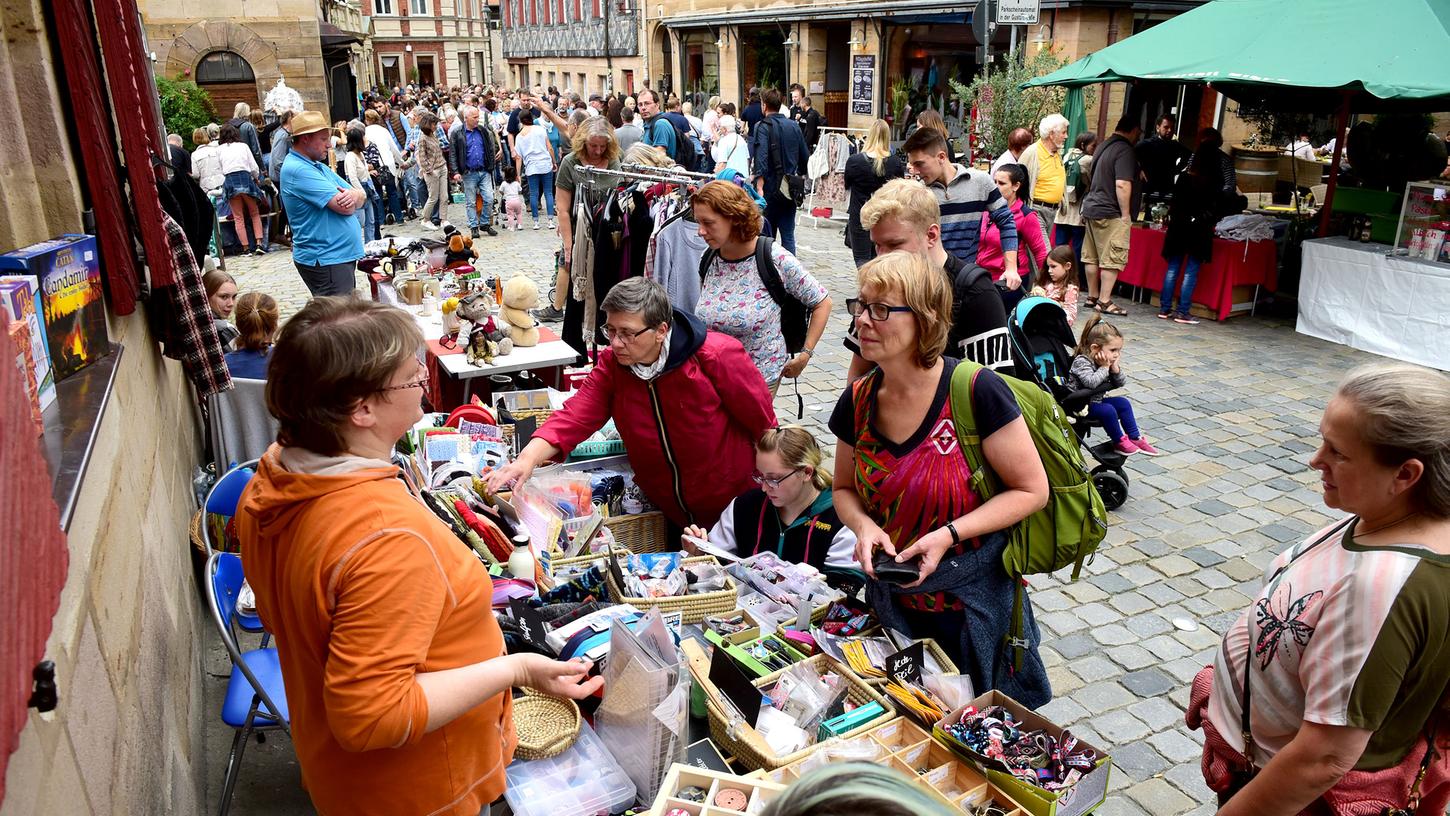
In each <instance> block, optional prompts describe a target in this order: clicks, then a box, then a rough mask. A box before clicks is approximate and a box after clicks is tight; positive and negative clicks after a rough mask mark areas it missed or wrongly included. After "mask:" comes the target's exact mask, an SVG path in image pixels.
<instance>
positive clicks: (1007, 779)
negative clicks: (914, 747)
mask: <svg viewBox="0 0 1450 816" xmlns="http://www.w3.org/2000/svg"><path fill="white" fill-rule="evenodd" d="M998 705H999V706H1002V707H1003V708H1005V709H1007V710H1008V711H1010V712H1012V716H1013V717H1015V718H1017V721H1018V722H1019V723H1021V724H1022V726H1023V727H1024V728H1026V729H1027V730H1029V731H1038V730H1042V731H1046V732H1047V733H1048V734H1049V735H1051V736H1052V737H1054V738H1057V739H1061V738H1062V730H1063V729H1062V728H1061V727H1060V726H1058V725H1056V724H1054V723H1052V722H1049V721H1048V720H1046V719H1044V718H1043V717H1041V716H1039V715H1038V714H1037V712H1035V711H1032V710H1030V709H1028V708H1027V707H1026V706H1023V705H1022V704H1021V703H1019V702H1017V701H1016V700H1013V699H1012V698H1011V697H1008V696H1007V695H1005V694H1003V693H1002V692H1000V691H995V690H993V691H989V692H987V693H986V694H983V695H981V696H980V697H978V698H977V699H975V700H973V701H971V702H970V703H968V704H967V705H965V706H962V707H961V708H958V709H957V710H955V711H953V712H951V713H950V714H948V715H947V716H946V717H944V718H942V720H941V721H940V722H938V723H937V724H936V725H935V726H933V728H932V736H933V737H935V738H936V740H937V741H938V742H940V743H942V744H943V745H946V746H947V747H948V748H950V749H951V750H952V752H953V753H955V754H956V755H957V756H960V757H961V758H963V759H965V760H966V761H967V762H968V763H970V764H971V765H972V766H973V767H974V768H976V769H977V770H978V771H981V772H982V773H984V774H986V775H987V779H988V780H989V781H990V782H991V783H992V784H993V785H995V786H997V787H998V788H1000V789H1002V790H1003V791H1004V792H1005V793H1006V794H1007V795H1008V796H1010V797H1011V798H1012V799H1014V800H1016V801H1017V802H1019V803H1021V805H1022V807H1023V808H1024V809H1025V810H1027V812H1028V813H1031V814H1032V816H1082V814H1085V813H1090V812H1092V811H1093V809H1094V808H1096V807H1097V806H1098V805H1101V804H1102V803H1103V802H1104V801H1105V800H1106V799H1107V798H1108V775H1109V774H1110V773H1111V772H1112V769H1113V760H1112V757H1109V756H1108V755H1107V752H1105V751H1103V750H1102V749H1101V748H1099V747H1097V746H1096V745H1092V744H1089V743H1087V742H1082V743H1081V745H1082V746H1083V747H1084V748H1091V749H1092V750H1093V751H1094V752H1096V754H1097V756H1098V761H1097V767H1095V768H1094V769H1093V770H1091V771H1089V772H1088V773H1087V774H1086V775H1084V776H1083V778H1082V779H1080V780H1078V783H1077V784H1076V785H1073V786H1072V787H1071V788H1069V789H1067V790H1066V791H1063V792H1061V793H1052V792H1050V791H1047V790H1044V789H1042V788H1039V787H1037V786H1036V785H1030V784H1027V783H1025V782H1022V781H1020V780H1018V779H1017V777H1015V776H1013V775H1012V774H1011V773H1010V772H1009V771H1008V770H1007V766H1006V765H1004V764H1003V763H1002V762H1001V761H1000V760H995V759H990V758H988V757H986V756H983V755H982V754H979V753H977V752H975V751H973V750H971V749H970V748H967V747H966V746H965V745H962V744H961V743H960V742H958V741H957V740H956V739H954V738H953V737H952V736H951V735H950V734H948V733H947V731H946V729H945V727H944V726H945V725H946V724H947V723H955V722H958V721H960V720H961V716H962V712H963V711H964V710H966V709H967V708H968V707H972V708H976V709H977V710H978V711H980V710H982V709H984V708H989V707H991V706H998Z"/></svg>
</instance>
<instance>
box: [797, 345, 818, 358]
mask: <svg viewBox="0 0 1450 816" xmlns="http://www.w3.org/2000/svg"><path fill="white" fill-rule="evenodd" d="M800 353H801V354H804V355H805V356H807V357H812V358H814V357H815V356H816V350H815V349H813V348H811V347H810V346H806V347H805V348H802V349H801V350H800Z"/></svg>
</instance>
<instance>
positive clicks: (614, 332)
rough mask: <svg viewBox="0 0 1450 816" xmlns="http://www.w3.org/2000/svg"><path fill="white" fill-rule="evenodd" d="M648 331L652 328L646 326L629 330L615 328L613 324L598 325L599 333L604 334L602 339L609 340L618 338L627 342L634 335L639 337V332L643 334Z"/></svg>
mask: <svg viewBox="0 0 1450 816" xmlns="http://www.w3.org/2000/svg"><path fill="white" fill-rule="evenodd" d="M648 331H653V329H650V328H648V327H646V328H643V329H640V330H639V331H629V330H628V329H616V328H614V327H613V326H600V327H599V333H600V334H602V335H604V339H605V340H608V341H610V342H613V341H614V340H616V339H618V340H623V341H624V342H626V343H628V342H629V341H631V340H633V339H634V338H636V337H639V336H640V335H641V334H644V333H645V332H648Z"/></svg>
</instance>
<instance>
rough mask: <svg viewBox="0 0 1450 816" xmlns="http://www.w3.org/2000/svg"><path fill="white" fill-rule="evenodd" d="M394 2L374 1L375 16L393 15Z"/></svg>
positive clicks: (390, 0)
mask: <svg viewBox="0 0 1450 816" xmlns="http://www.w3.org/2000/svg"><path fill="white" fill-rule="evenodd" d="M392 13H393V0H373V14H392Z"/></svg>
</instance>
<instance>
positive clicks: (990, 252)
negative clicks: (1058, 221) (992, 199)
mask: <svg viewBox="0 0 1450 816" xmlns="http://www.w3.org/2000/svg"><path fill="white" fill-rule="evenodd" d="M992 180H993V181H995V182H997V189H998V190H1001V191H1002V198H1004V199H1006V201H1007V206H1008V207H1010V208H1011V210H1012V217H1013V218H1015V219H1016V220H1017V270H1018V271H1017V272H1016V273H1013V272H1005V271H1004V270H1005V269H1006V262H1005V260H1004V258H1003V255H1002V234H1001V232H1000V231H999V230H998V229H997V225H996V224H994V223H992V220H991V219H990V218H988V217H987V216H986V214H985V213H984V214H983V215H982V239H981V243H980V244H979V245H978V248H977V264H978V265H979V266H981V267H982V268H983V269H986V270H987V271H988V272H990V273H992V280H994V281H997V282H998V283H997V285H998V287H999V288H1000V289H1001V291H1002V303H1003V305H1005V306H1006V307H1007V314H1008V315H1009V316H1010V315H1011V314H1012V307H1013V306H1016V305H1017V301H1019V300H1021V299H1022V296H1023V295H1024V294H1026V293H1027V290H1028V289H1031V288H1032V283H1031V282H1032V279H1033V277H1034V275H1033V273H1032V272H1031V271H1029V270H1032V269H1041V268H1042V266H1043V264H1045V263H1047V250H1048V246H1047V232H1046V230H1045V229H1044V228H1043V226H1042V220H1041V219H1040V218H1038V217H1037V213H1036V212H1034V211H1033V209H1032V207H1031V205H1030V204H1029V203H1028V201H1029V198H1030V196H1031V193H1032V191H1031V189H1029V187H1028V182H1027V168H1025V167H1023V166H1022V165H1020V164H1004V165H1002V166H1001V167H999V168H997V171H996V172H995V173H993V174H992ZM1029 257H1030V262H1031V263H1032V264H1035V266H1029Z"/></svg>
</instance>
